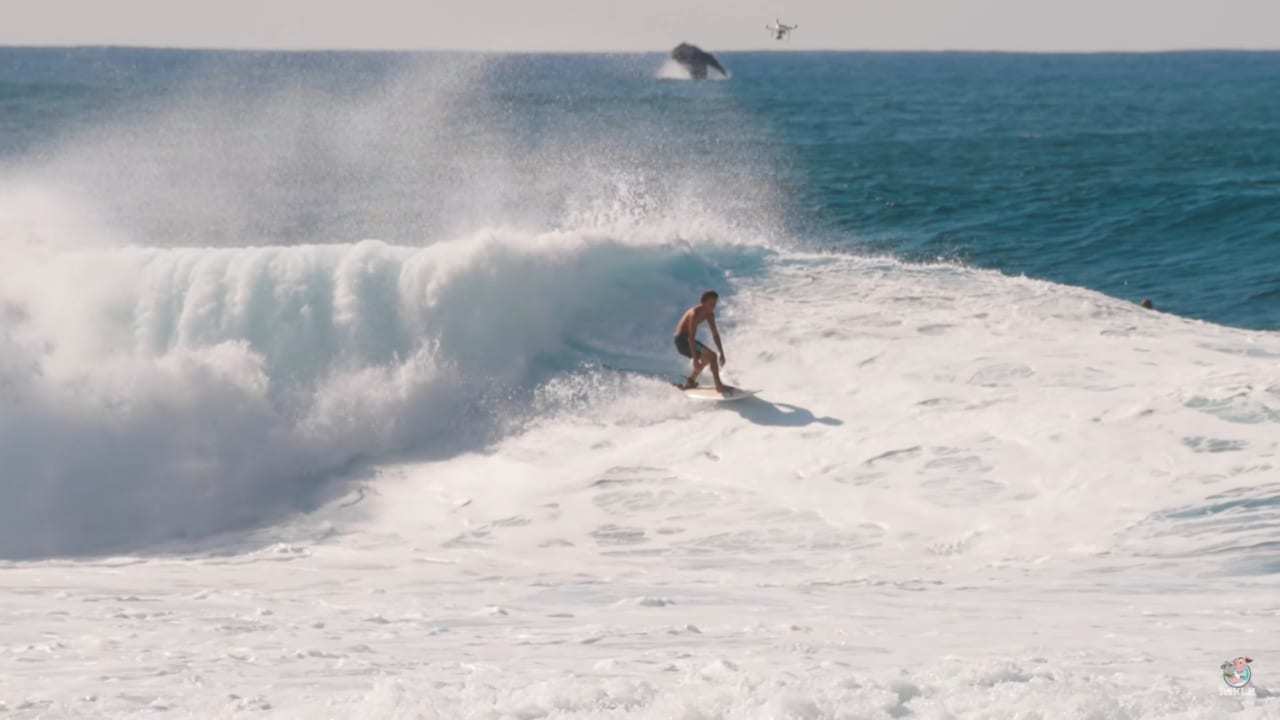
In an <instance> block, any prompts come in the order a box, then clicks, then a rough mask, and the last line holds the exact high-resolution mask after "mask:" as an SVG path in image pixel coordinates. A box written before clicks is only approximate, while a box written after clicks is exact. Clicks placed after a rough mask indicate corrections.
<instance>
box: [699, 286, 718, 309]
mask: <svg viewBox="0 0 1280 720" xmlns="http://www.w3.org/2000/svg"><path fill="white" fill-rule="evenodd" d="M719 299H720V293H718V292H716V291H715V290H708V291H706V292H704V293H702V298H701V299H700V300H699V302H700V303H702V307H704V308H706V309H708V310H714V309H715V307H716V301H717V300H719Z"/></svg>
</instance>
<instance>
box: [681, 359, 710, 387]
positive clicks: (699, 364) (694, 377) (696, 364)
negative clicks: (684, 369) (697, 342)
mask: <svg viewBox="0 0 1280 720" xmlns="http://www.w3.org/2000/svg"><path fill="white" fill-rule="evenodd" d="M706 366H707V364H706V362H704V361H703V359H702V356H701V355H699V356H698V357H696V358H694V359H693V372H692V373H691V374H690V375H689V381H688V382H686V383H685V387H691V388H695V387H698V376H699V375H701V374H702V369H703V368H705V367H706Z"/></svg>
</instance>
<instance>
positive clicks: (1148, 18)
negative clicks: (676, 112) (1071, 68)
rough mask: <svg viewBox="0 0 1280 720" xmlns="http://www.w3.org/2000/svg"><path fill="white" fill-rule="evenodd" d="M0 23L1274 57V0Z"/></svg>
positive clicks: (478, 3)
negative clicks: (790, 29)
mask: <svg viewBox="0 0 1280 720" xmlns="http://www.w3.org/2000/svg"><path fill="white" fill-rule="evenodd" d="M775 17H781V18H782V19H783V21H784V22H788V23H798V24H799V25H800V29H799V30H797V31H796V33H795V35H794V38H793V40H792V41H791V42H790V43H775V42H773V40H772V39H771V38H770V37H769V36H768V34H767V33H766V32H765V30H764V28H763V26H764V25H765V24H766V23H768V22H771V21H772V20H773V19H774V18H775ZM0 18H3V21H2V22H0V44H3V45H46V44H48V45H68V44H73V45H163V46H180V47H233V48H411V49H418V48H436V49H469V50H535V51H536V50H548V51H578V50H591V51H610V50H618V51H635V50H667V49H670V48H671V47H672V46H673V45H675V44H676V43H678V42H681V41H685V40H687V41H689V42H693V43H695V44H698V45H701V46H703V47H704V48H706V49H708V50H713V51H714V50H733V49H761V48H770V49H789V50H816V49H869V50H880V49H900V50H945V49H963V50H1031V51H1050V50H1086V51H1088V50H1166V49H1189V48H1259V49H1264V48H1265V49H1280V0H719V1H718V2H717V1H713V0H645V1H643V2H625V3H624V2H611V1H610V0H257V1H255V0H200V1H199V2H196V1H194V0H0Z"/></svg>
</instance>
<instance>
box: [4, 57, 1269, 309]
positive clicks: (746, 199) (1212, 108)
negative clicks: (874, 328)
mask: <svg viewBox="0 0 1280 720" xmlns="http://www.w3.org/2000/svg"><path fill="white" fill-rule="evenodd" d="M721 59H722V60H723V61H724V63H725V65H726V66H727V67H728V68H729V70H730V72H731V73H732V78H731V79H730V80H728V81H725V82H706V83H693V82H687V81H685V82H679V81H668V80H662V79H659V78H658V77H657V75H658V70H659V68H660V67H661V66H662V64H663V62H664V58H663V57H662V56H661V55H616V56H594V55H586V56H565V55H546V56H538V55H524V56H521V55H516V56H476V55H432V54H425V55H423V54H417V55H414V54H377V53H362V54H352V53H293V54H284V53H214V52H188V51H139V50H113V49H79V50H39V49H14V48H8V49H0V172H2V173H4V174H5V175H7V176H10V177H12V176H14V175H15V174H23V173H30V172H38V173H40V174H41V176H42V179H43V180H45V181H46V182H54V183H57V184H62V185H65V186H66V187H69V188H72V189H74V190H75V191H76V192H79V193H81V194H84V195H89V196H93V197H95V198H99V199H100V200H101V201H102V203H103V204H104V205H105V206H107V207H108V208H109V211H108V213H107V214H108V216H110V217H112V218H113V220H114V221H115V224H117V225H124V226H127V227H128V229H129V230H130V231H131V232H133V233H134V234H135V235H136V236H138V237H137V239H138V240H139V241H141V242H146V243H155V244H215V245H232V244H263V243H283V244H293V243H299V242H347V241H351V240H353V239H359V238H363V237H378V238H382V239H385V240H388V241H391V242H407V243H418V244H420V243H429V242H432V241H435V240H439V239H444V238H447V237H449V236H450V235H451V233H455V232H458V231H461V230H465V229H467V228H469V227H482V226H490V225H493V224H494V223H495V222H518V223H527V224H542V225H549V226H553V225H555V224H556V223H557V222H559V221H560V220H561V219H562V218H563V216H564V204H565V202H566V201H565V198H567V197H570V196H580V195H581V192H580V188H578V187H576V184H578V183H592V182H599V183H602V184H610V186H611V189H610V192H617V191H618V188H617V187H616V186H618V185H620V184H625V183H624V182H621V181H618V180H617V178H616V177H614V178H611V179H609V180H607V181H605V180H601V179H600V178H601V177H603V175H602V172H603V171H602V168H609V169H612V170H619V169H621V172H622V174H623V175H625V176H626V177H628V178H630V179H631V180H630V181H629V182H632V183H633V184H634V185H635V186H638V187H642V188H644V189H645V192H646V193H648V194H649V196H651V197H652V198H653V199H652V200H651V202H669V201H671V200H672V198H673V197H674V196H675V195H676V194H682V195H684V196H689V195H693V196H695V197H697V198H699V199H701V200H702V201H704V202H706V203H707V204H710V205H715V206H716V207H719V208H721V209H724V210H727V211H728V214H731V215H734V216H738V217H743V218H751V219H750V221H749V222H747V221H744V222H747V224H748V225H750V226H751V227H752V228H753V229H759V228H761V227H767V231H768V232H769V233H772V234H776V235H779V236H785V237H787V238H788V239H789V240H790V241H793V242H797V243H800V244H802V245H809V246H813V247H820V248H827V249H837V250H840V251H847V252H857V253H867V252H870V253H887V254H892V255H895V256H899V257H902V258H904V259H908V260H936V259H943V260H949V261H954V262H960V263H966V264H971V265H975V266H980V267H984V268H994V269H998V270H1001V271H1003V272H1006V273H1010V274H1026V275H1029V276H1033V277H1038V278H1046V279H1050V280H1053V281H1056V282H1061V283H1067V284H1072V285H1080V286H1085V287H1089V288H1094V289H1097V290H1100V291H1102V292H1105V293H1108V294H1111V295H1114V296H1116V297H1120V298H1126V299H1131V300H1134V301H1137V300H1139V299H1140V298H1143V297H1149V298H1151V299H1152V300H1153V301H1154V303H1155V304H1156V306H1157V308H1159V309H1162V310H1167V311H1169V312H1174V313H1177V314H1181V315H1185V316H1187V317H1192V318H1199V319H1204V320H1208V321H1212V322H1215V323H1221V324H1227V325H1234V326H1241V327H1248V328H1259V329H1274V328H1276V327H1277V326H1278V325H1280V270H1278V269H1277V267H1276V261H1277V260H1280V54H1276V53H1178V54H1152V55H1020V54H892V53H870V54H862V53H746V54H740V53H726V54H723V55H722V56H721ZM424 68H425V70H424ZM459 68H461V69H459ZM406 74H409V75H413V76H415V77H420V78H421V79H420V80H417V81H414V82H410V83H407V84H405V83H403V82H400V80H399V79H402V78H403V77H404V76H405V75H406ZM397 83H399V84H397ZM441 83H445V84H448V83H453V84H454V85H466V86H468V87H470V88H472V90H471V91H470V92H469V93H468V94H467V96H466V103H468V105H467V107H466V108H464V109H463V110H462V111H458V108H456V107H453V108H451V110H452V111H451V112H450V113H448V114H447V116H441V114H440V113H437V112H435V111H434V110H433V108H434V106H433V105H432V102H433V100H432V98H433V97H435V95H433V93H434V91H433V88H435V87H437V86H439V85H440V84H441ZM370 93H373V94H374V95H377V96H378V97H379V98H380V102H381V104H380V105H379V106H378V109H377V110H376V112H372V113H362V112H361V111H360V109H361V108H362V107H364V103H366V101H367V98H368V97H369V96H370ZM379 93H380V94H379ZM281 98H285V100H282V99H281ZM449 98H450V99H449V102H452V103H455V104H456V103H458V102H459V100H458V93H457V92H456V91H454V92H451V94H450V95H449ZM335 105H336V106H341V108H343V110H342V111H341V112H334V109H333V108H334V106H335ZM174 108H180V109H179V110H175V109H174ZM477 119H482V120H483V122H473V121H475V120H477ZM360 123H365V124H367V125H368V127H377V128H380V129H379V130H377V131H369V132H365V131H364V130H362V129H361V128H362V127H364V126H362V125H360ZM388 127H390V128H392V130H393V131H387V128H388ZM131 128H133V129H132V130H131ZM137 128H142V129H137ZM428 137H429V138H435V141H433V142H430V143H425V145H429V147H426V148H425V149H424V142H423V140H422V139H423V138H428ZM335 138H337V139H335ZM441 138H446V139H449V138H452V140H449V141H447V142H446V141H445V140H441ZM458 138H462V139H463V140H462V141H461V142H457V141H456V140H457V139H458ZM193 148H196V149H198V152H197V150H194V149H193ZM602 148H604V150H602ZM268 156H269V157H270V162H268V161H266V160H264V159H263V158H265V157H268ZM32 168H35V170H32ZM140 177H141V178H151V179H152V180H155V179H156V178H159V179H160V180H161V181H160V182H158V185H159V186H160V187H161V190H159V191H157V190H149V191H147V193H143V192H142V191H141V190H139V191H137V192H130V191H128V188H133V187H134V186H136V185H138V184H139V183H140V182H141V181H140V180H138V178H140ZM690 177H694V178H696V181H694V182H690V181H689V178H690ZM388 178H393V179H394V181H395V182H394V183H388V182H386V181H387V179H388ZM670 178H680V181H679V184H680V186H679V187H674V183H671V184H668V183H667V180H668V179H670ZM375 180H376V182H375ZM247 188H253V190H252V192H250V191H248V190H247ZM478 188H479V189H482V190H477V189H478ZM464 189H465V191H464ZM232 195H235V198H234V200H231V199H228V198H230V197H231V196H232ZM215 201H217V202H215ZM193 208H194V209H193ZM756 216H767V219H764V220H762V219H760V218H759V217H756Z"/></svg>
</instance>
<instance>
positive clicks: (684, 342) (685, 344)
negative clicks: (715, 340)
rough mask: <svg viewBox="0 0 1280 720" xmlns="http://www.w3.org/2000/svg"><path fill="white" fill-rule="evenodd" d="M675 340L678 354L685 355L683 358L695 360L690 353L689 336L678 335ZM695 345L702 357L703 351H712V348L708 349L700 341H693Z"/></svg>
mask: <svg viewBox="0 0 1280 720" xmlns="http://www.w3.org/2000/svg"><path fill="white" fill-rule="evenodd" d="M674 339H675V341H676V352H678V353H680V354H681V355H683V356H685V357H687V358H689V359H690V360H692V359H693V353H691V352H689V336H688V335H676V336H675V338H674ZM693 344H694V345H697V346H698V354H699V355H701V354H702V351H703V350H710V348H708V347H707V346H706V345H703V344H702V343H701V342H700V341H698V340H694V341H693Z"/></svg>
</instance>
